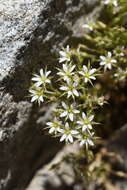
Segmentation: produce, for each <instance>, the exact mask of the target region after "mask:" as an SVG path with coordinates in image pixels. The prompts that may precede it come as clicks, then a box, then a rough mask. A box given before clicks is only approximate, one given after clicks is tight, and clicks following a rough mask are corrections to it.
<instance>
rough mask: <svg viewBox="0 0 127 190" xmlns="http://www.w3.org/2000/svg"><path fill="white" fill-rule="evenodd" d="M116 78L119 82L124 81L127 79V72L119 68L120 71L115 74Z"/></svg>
mask: <svg viewBox="0 0 127 190" xmlns="http://www.w3.org/2000/svg"><path fill="white" fill-rule="evenodd" d="M114 76H115V77H116V78H117V80H119V81H122V80H124V79H125V78H126V77H127V70H125V71H124V70H122V69H121V68H118V71H117V73H115V74H114Z"/></svg>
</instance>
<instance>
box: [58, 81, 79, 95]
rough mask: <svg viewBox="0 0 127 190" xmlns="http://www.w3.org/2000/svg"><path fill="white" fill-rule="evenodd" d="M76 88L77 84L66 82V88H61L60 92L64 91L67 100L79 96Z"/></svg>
mask: <svg viewBox="0 0 127 190" xmlns="http://www.w3.org/2000/svg"><path fill="white" fill-rule="evenodd" d="M77 86H78V84H77V82H74V83H73V82H72V81H70V80H69V81H67V86H61V87H60V90H63V91H65V93H67V97H68V98H69V97H70V96H72V97H73V98H74V97H75V96H77V97H78V96H79V93H78V91H77V90H76V87H77Z"/></svg>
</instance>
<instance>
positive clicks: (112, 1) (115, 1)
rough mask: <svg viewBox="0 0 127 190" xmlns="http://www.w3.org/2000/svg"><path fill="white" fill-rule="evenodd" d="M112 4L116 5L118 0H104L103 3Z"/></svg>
mask: <svg viewBox="0 0 127 190" xmlns="http://www.w3.org/2000/svg"><path fill="white" fill-rule="evenodd" d="M110 3H111V4H112V5H113V6H115V7H117V6H118V1H117V0H105V1H104V4H105V5H108V4H110Z"/></svg>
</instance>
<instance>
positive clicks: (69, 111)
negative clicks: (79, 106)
mask: <svg viewBox="0 0 127 190" xmlns="http://www.w3.org/2000/svg"><path fill="white" fill-rule="evenodd" d="M62 106H63V108H64V111H63V113H61V115H60V117H66V118H67V119H68V118H69V119H70V120H71V121H73V120H74V115H75V114H77V113H80V111H79V110H76V109H75V108H74V105H73V104H72V105H70V106H68V105H66V104H65V102H62Z"/></svg>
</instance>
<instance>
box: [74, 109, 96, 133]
mask: <svg viewBox="0 0 127 190" xmlns="http://www.w3.org/2000/svg"><path fill="white" fill-rule="evenodd" d="M93 119H94V115H91V116H89V117H88V116H86V114H85V113H84V112H83V113H82V118H81V120H79V121H77V124H79V126H81V127H82V132H84V131H86V130H88V131H89V129H90V130H91V129H92V125H91V124H92V120H93Z"/></svg>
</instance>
